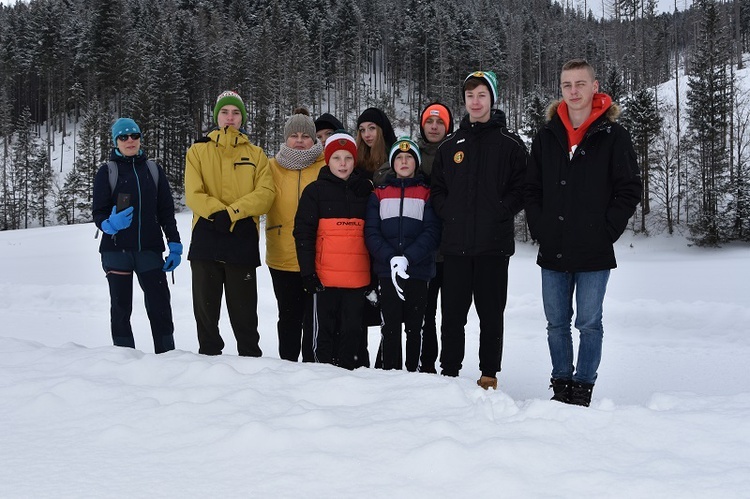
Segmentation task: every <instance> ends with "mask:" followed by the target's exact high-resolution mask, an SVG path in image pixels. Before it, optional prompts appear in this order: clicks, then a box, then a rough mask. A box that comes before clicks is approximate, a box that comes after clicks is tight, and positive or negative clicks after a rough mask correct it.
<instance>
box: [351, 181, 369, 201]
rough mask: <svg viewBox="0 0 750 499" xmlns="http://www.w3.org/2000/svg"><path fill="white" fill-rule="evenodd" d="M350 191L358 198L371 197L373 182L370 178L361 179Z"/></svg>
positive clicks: (352, 185) (354, 183) (355, 182)
mask: <svg viewBox="0 0 750 499" xmlns="http://www.w3.org/2000/svg"><path fill="white" fill-rule="evenodd" d="M350 189H351V190H352V191H354V194H356V195H357V197H360V198H363V197H365V196H369V195H370V193H371V192H372V181H371V180H370V179H368V178H360V179H357V180H355V181H354V182H352V183H351V185H350Z"/></svg>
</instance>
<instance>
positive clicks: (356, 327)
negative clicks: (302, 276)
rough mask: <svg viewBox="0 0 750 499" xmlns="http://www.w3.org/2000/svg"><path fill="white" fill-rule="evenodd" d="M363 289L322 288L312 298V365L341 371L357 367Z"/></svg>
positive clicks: (363, 303) (363, 301) (363, 299)
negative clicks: (341, 368) (326, 366)
mask: <svg viewBox="0 0 750 499" xmlns="http://www.w3.org/2000/svg"><path fill="white" fill-rule="evenodd" d="M363 307H365V296H364V288H356V289H346V288H326V290H325V291H321V292H320V293H315V295H314V296H313V352H314V354H315V362H321V363H325V364H334V365H337V366H339V367H343V368H344V369H355V368H357V367H361V366H360V365H359V362H358V361H357V357H358V354H359V350H360V348H361V335H362V313H363Z"/></svg>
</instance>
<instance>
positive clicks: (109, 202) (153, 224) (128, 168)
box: [92, 149, 180, 253]
mask: <svg viewBox="0 0 750 499" xmlns="http://www.w3.org/2000/svg"><path fill="white" fill-rule="evenodd" d="M115 151H116V150H115V149H113V150H112V153H111V154H110V157H109V159H110V160H111V161H114V162H115V163H116V165H117V171H118V173H117V184H116V185H115V189H114V191H112V190H111V188H110V185H109V167H108V166H107V164H106V163H105V164H103V165H102V166H101V167H100V168H99V170H98V171H97V172H96V176H95V177H94V193H93V203H92V212H93V218H94V223H95V224H96V226H97V227H98V228H99V229H101V227H102V222H103V221H105V220H106V219H107V218H109V216H110V215H111V213H112V207H113V206H116V204H117V197H118V195H119V194H121V193H122V194H129V195H130V206H132V207H133V221H132V222H131V224H130V226H129V227H127V228H125V229H123V230H121V231H118V232H117V234H115V235H113V236H112V235H109V234H106V233H102V240H101V243H100V245H99V252H101V253H103V252H105V251H156V252H158V253H162V252H163V251H164V238H163V236H162V232H164V235H165V236H166V237H167V241H169V242H177V243H178V242H180V234H179V232H177V222H176V221H175V217H174V201H173V200H172V191H171V190H170V188H169V181H168V180H167V175H166V173H164V170H162V168H161V166H158V165H157V168H158V169H159V185H158V186H157V185H156V184H155V183H154V179H153V178H151V171H150V170H149V168H148V166H147V165H146V160H147V159H148V158H147V157H146V155H145V154H143V153H141V154H139V155H138V156H133V157H129V158H126V157H124V156H122V155H120V154H118V153H116V152H115Z"/></svg>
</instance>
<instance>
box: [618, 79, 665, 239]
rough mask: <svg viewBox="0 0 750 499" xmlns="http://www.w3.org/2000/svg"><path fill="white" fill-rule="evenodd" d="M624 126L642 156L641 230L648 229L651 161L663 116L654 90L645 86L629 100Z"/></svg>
mask: <svg viewBox="0 0 750 499" xmlns="http://www.w3.org/2000/svg"><path fill="white" fill-rule="evenodd" d="M623 125H624V126H625V127H627V128H628V129H629V131H630V135H631V137H632V139H633V147H634V148H635V152H636V155H637V156H638V164H639V165H640V167H641V178H642V179H643V192H642V194H641V196H642V197H641V204H640V210H641V231H643V232H645V231H646V215H648V214H649V213H650V211H651V197H650V190H651V163H652V161H653V160H654V150H653V147H652V145H653V143H654V141H655V140H656V137H657V135H658V134H659V132H660V131H661V125H662V118H661V116H660V115H659V111H658V109H657V108H656V99H655V97H654V93H653V91H652V90H650V89H648V88H642V89H640V90H638V91H636V92H635V93H634V94H633V95H632V96H631V97H629V98H628V99H627V100H626V101H625V114H624V115H623Z"/></svg>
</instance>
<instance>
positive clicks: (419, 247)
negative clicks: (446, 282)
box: [365, 175, 441, 281]
mask: <svg viewBox="0 0 750 499" xmlns="http://www.w3.org/2000/svg"><path fill="white" fill-rule="evenodd" d="M440 225H441V223H440V220H439V219H438V218H437V215H435V212H434V211H433V209H432V203H431V202H430V189H429V187H427V185H426V184H425V183H424V178H423V177H422V175H418V176H416V177H414V178H406V179H399V178H396V177H388V178H387V181H386V185H383V186H378V187H376V188H375V191H374V192H373V193H372V194H371V195H370V200H369V202H368V204H367V219H366V220H365V242H366V243H367V249H368V250H370V253H371V254H372V256H373V259H374V260H375V265H374V268H375V273H376V274H378V275H379V276H390V274H391V268H390V263H391V258H393V257H394V256H405V257H406V259H407V260H408V261H409V268H408V269H407V273H408V274H409V277H410V278H413V279H420V280H423V281H429V280H430V279H432V278H433V277H434V276H435V253H436V251H437V248H438V245H439V244H440Z"/></svg>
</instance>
